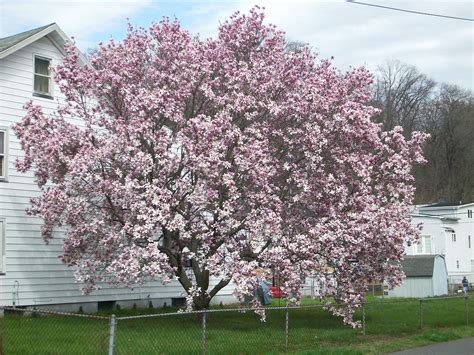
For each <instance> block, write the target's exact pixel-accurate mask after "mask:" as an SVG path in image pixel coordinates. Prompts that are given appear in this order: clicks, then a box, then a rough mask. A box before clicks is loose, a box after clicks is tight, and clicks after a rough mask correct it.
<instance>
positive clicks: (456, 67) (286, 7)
mask: <svg viewBox="0 0 474 355" xmlns="http://www.w3.org/2000/svg"><path fill="white" fill-rule="evenodd" d="M253 3H254V2H253V1H237V2H230V3H229V2H227V3H225V4H223V3H217V2H212V3H210V4H209V3H205V4H195V6H194V7H192V8H190V9H188V11H196V9H197V8H199V13H200V14H201V16H199V17H195V20H194V21H192V22H191V23H190V26H191V30H192V31H193V32H199V33H201V34H203V35H205V36H210V35H214V34H215V33H216V29H217V23H218V22H219V21H222V20H223V19H225V18H227V17H228V16H229V15H230V14H231V13H232V12H234V11H237V10H239V11H243V12H246V11H248V10H249V9H250V8H251V7H252V6H253ZM259 3H260V4H262V5H264V6H265V7H266V11H265V12H266V14H267V21H268V22H270V23H273V24H276V25H277V26H278V27H279V28H281V29H283V30H285V31H286V34H287V37H288V38H289V39H291V40H298V41H303V42H307V43H309V44H310V45H311V46H312V47H313V48H315V49H316V50H317V51H318V52H319V53H320V56H321V57H323V58H327V57H330V56H334V57H335V61H334V63H335V65H336V66H338V67H339V68H341V69H346V68H348V67H349V66H358V65H364V64H365V65H367V66H368V67H369V68H371V69H375V68H376V67H377V66H378V65H380V64H382V63H383V62H384V61H386V60H387V59H399V60H402V61H404V62H407V63H409V64H413V65H416V66H417V67H418V68H419V69H420V70H421V71H422V72H424V73H426V74H427V75H429V76H432V77H433V78H434V79H435V80H437V81H443V82H449V83H455V84H458V85H461V86H463V87H465V88H470V89H474V78H473V75H474V74H473V73H474V67H473V65H474V64H473V63H474V42H473V40H472V38H473V37H474V27H473V26H472V22H467V21H456V20H450V19H443V18H439V17H430V16H421V15H414V14H408V13H403V12H396V11H390V10H384V9H377V8H371V7H366V6H360V5H355V4H349V3H347V2H344V1H342V0H340V1H292V2H289V1H269V0H268V1H267V0H263V1H259ZM372 3H379V4H383V5H387V4H386V2H381V1H377V0H373V1H372ZM390 6H393V7H401V8H405V9H411V10H415V11H428V12H433V13H439V14H447V15H452V16H461V17H471V18H472V17H474V14H473V11H474V10H473V6H472V2H471V1H417V2H413V1H398V2H396V1H393V2H391V3H390Z"/></svg>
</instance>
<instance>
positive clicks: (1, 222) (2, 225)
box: [0, 217, 7, 275]
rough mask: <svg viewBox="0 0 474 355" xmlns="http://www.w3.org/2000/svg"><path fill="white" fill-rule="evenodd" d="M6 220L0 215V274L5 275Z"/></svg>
mask: <svg viewBox="0 0 474 355" xmlns="http://www.w3.org/2000/svg"><path fill="white" fill-rule="evenodd" d="M6 223H7V222H6V220H5V218H2V217H0V275H5V267H6V262H5V259H6V257H5V254H6V253H5V247H6V230H7V228H6Z"/></svg>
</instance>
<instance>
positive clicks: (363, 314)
mask: <svg viewBox="0 0 474 355" xmlns="http://www.w3.org/2000/svg"><path fill="white" fill-rule="evenodd" d="M362 335H365V303H364V302H362Z"/></svg>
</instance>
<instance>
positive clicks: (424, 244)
mask: <svg viewBox="0 0 474 355" xmlns="http://www.w3.org/2000/svg"><path fill="white" fill-rule="evenodd" d="M431 253H432V251H431V236H430V235H422V236H421V238H420V242H419V243H418V244H417V245H416V254H431Z"/></svg>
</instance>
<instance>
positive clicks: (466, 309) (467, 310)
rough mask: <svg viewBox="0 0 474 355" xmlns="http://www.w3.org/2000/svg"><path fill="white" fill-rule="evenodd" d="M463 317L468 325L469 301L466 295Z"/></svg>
mask: <svg viewBox="0 0 474 355" xmlns="http://www.w3.org/2000/svg"><path fill="white" fill-rule="evenodd" d="M464 318H465V320H466V325H469V302H468V296H465V297H464Z"/></svg>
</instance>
